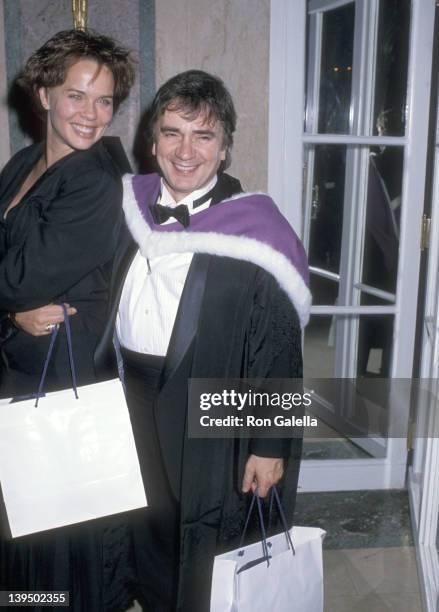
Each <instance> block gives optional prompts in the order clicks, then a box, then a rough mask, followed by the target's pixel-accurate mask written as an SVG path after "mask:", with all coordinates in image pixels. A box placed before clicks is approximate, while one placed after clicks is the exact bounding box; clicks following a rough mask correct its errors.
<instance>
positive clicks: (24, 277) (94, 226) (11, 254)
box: [0, 165, 122, 312]
mask: <svg viewBox="0 0 439 612" xmlns="http://www.w3.org/2000/svg"><path fill="white" fill-rule="evenodd" d="M81 169H82V172H81V171H80V170H81ZM77 170H78V172H77V173H75V174H74V175H73V176H72V177H69V178H64V179H62V180H61V181H60V184H59V190H58V193H57V195H56V197H55V198H54V199H53V201H51V202H50V204H49V205H48V206H47V207H43V208H42V211H41V215H40V216H39V217H38V218H37V219H36V220H35V221H34V222H33V223H32V225H31V226H30V227H29V228H28V231H27V232H26V235H25V237H24V239H23V241H21V242H19V243H17V244H15V245H13V246H11V247H10V248H9V249H8V251H7V253H6V255H5V256H4V257H3V259H2V260H1V261H0V310H6V311H14V312H18V311H22V310H27V309H31V308H36V307H39V306H43V305H45V304H47V303H48V302H50V301H51V300H54V299H56V298H57V297H58V296H61V295H63V294H64V293H65V292H66V291H67V290H68V289H69V288H70V287H72V286H73V285H75V284H76V283H77V282H78V281H79V280H81V278H83V277H84V276H85V275H87V274H88V273H89V272H91V271H92V270H93V269H95V268H97V267H98V266H100V265H103V264H105V263H106V262H107V261H109V260H110V259H111V257H112V256H113V253H114V250H115V247H116V240H117V234H118V231H119V227H120V223H121V206H120V203H121V198H122V186H121V183H120V180H119V179H118V178H116V177H115V176H113V175H112V174H110V173H108V172H106V171H105V170H104V169H103V168H101V167H96V166H95V167H93V168H91V169H86V170H85V171H84V165H82V166H79V167H78V168H77ZM26 205H27V204H26Z"/></svg>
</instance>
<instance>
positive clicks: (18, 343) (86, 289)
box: [0, 30, 134, 611]
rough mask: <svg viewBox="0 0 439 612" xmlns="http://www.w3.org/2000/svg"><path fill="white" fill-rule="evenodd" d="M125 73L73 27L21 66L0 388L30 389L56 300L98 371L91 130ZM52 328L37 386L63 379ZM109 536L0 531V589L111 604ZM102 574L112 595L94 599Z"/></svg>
mask: <svg viewBox="0 0 439 612" xmlns="http://www.w3.org/2000/svg"><path fill="white" fill-rule="evenodd" d="M133 81H134V67H133V61H132V59H131V57H130V53H129V52H128V51H127V50H126V49H124V48H123V47H120V46H118V45H117V44H116V43H115V42H114V41H113V40H111V39H110V38H107V37H105V36H101V35H99V34H97V33H93V32H83V31H79V30H71V31H63V32H59V33H58V34H56V35H55V36H54V37H53V38H51V39H50V40H49V41H47V42H46V43H45V44H44V45H43V46H42V47H41V48H40V49H38V50H37V51H36V52H35V53H34V54H33V55H32V56H31V57H30V59H29V60H28V62H27V64H26V66H25V68H24V71H23V73H22V75H21V76H20V79H19V84H20V85H21V86H23V87H24V88H25V90H27V91H28V92H29V93H30V94H31V95H32V97H33V100H34V102H35V103H36V104H37V106H38V109H39V111H40V113H42V114H43V115H44V117H45V120H46V139H45V141H44V142H43V143H40V144H35V145H32V146H30V147H27V148H25V149H23V150H22V151H20V152H19V153H17V154H16V155H15V156H14V157H13V158H12V159H11V160H10V162H9V163H8V164H7V165H6V167H5V168H4V170H3V172H2V174H1V176H0V311H1V313H2V326H1V335H0V345H1V350H2V363H3V365H2V371H1V387H0V394H1V396H3V397H9V396H14V395H23V394H27V393H32V392H35V391H36V388H37V385H38V381H39V378H40V375H41V369H42V366H43V363H44V359H45V355H46V352H47V348H48V344H49V340H50V333H51V330H52V329H53V327H54V325H55V324H57V323H60V322H62V309H61V307H60V306H59V305H56V304H55V302H58V303H60V302H64V303H67V304H68V305H69V314H75V316H74V317H72V318H71V326H72V335H73V348H74V354H75V362H76V368H77V376H78V383H79V384H87V383H89V382H93V381H95V380H96V377H97V376H98V377H99V375H100V373H96V372H95V370H94V365H93V353H94V349H95V346H96V343H97V340H98V338H99V336H100V334H101V331H102V328H103V324H104V322H105V315H106V307H107V293H108V283H109V273H110V269H111V265H112V258H113V254H114V251H115V247H116V243H117V239H118V232H119V229H120V226H121V221H122V216H121V214H122V213H121V205H120V204H121V194H122V187H121V180H120V172H119V170H118V168H117V166H116V164H115V163H114V162H113V160H112V158H111V156H110V154H109V153H108V151H107V150H106V148H105V146H104V144H103V143H102V141H101V138H102V136H103V134H104V132H105V130H106V128H107V127H108V125H109V124H110V122H111V120H112V117H113V114H114V111H116V110H117V108H118V106H119V105H120V104H121V102H122V101H123V100H124V99H125V98H126V97H127V96H128V93H129V90H130V87H131V86H132V84H133ZM62 331H63V333H60V335H61V337H60V338H58V340H57V343H56V347H55V351H54V355H53V357H52V362H51V364H50V366H49V370H48V375H47V379H46V380H47V384H46V386H45V390H51V389H58V388H63V387H67V386H69V385H70V368H69V363H68V357H67V349H66V342H65V337H63V336H64V330H62ZM113 530H114V529H113ZM110 536H111V534H110V530H109V529H106V530H103V529H102V528H101V527H99V524H98V523H95V524H87V523H86V524H83V525H82V526H81V525H80V526H74V527H72V528H65V529H59V530H54V531H52V532H48V533H46V534H40V535H36V536H30V537H25V538H21V539H20V540H17V541H14V542H3V544H2V546H1V547H0V578H1V580H0V589H3V590H12V589H15V590H20V589H23V590H26V589H29V590H64V591H65V590H70V601H71V609H72V610H78V611H79V610H104V609H114V610H122V609H124V607H125V606H126V604H127V603H128V600H127V599H126V598H127V597H128V596H127V595H126V594H122V593H120V597H119V591H118V590H117V589H118V583H117V578H118V575H117V573H114V572H115V559H114V558H113V556H114V555H113V556H112V555H111V554H110V553H109V552H108V550H109V547H111V546H114V538H113V539H112V537H110ZM118 561H120V559H119V557H118ZM104 566H105V567H104ZM122 569H124V568H122ZM105 572H106V573H105ZM110 574H111V575H110ZM106 579H107V581H108V582H109V583H110V582H111V583H112V586H113V587H114V589H115V595H114V605H109V604H108V605H106V604H105V603H104V599H105V597H106V595H105V594H104V590H105V580H106ZM123 581H125V578H123ZM107 595H108V597H110V598H113V593H111V592H110V593H109V594H107ZM108 597H107V598H108ZM124 597H125V601H123V599H124ZM118 598H120V601H118Z"/></svg>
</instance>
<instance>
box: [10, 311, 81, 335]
mask: <svg viewBox="0 0 439 612" xmlns="http://www.w3.org/2000/svg"><path fill="white" fill-rule="evenodd" d="M65 306H66V308H67V313H68V314H69V315H74V314H76V313H77V312H78V311H77V310H76V308H73V307H72V306H70V305H69V304H65ZM63 322H64V311H63V309H62V306H58V305H57V304H48V305H47V306H41V307H40V308H35V309H34V310H26V311H25V312H17V313H16V314H15V324H16V325H17V327H19V328H20V329H22V330H24V331H25V332H26V333H28V334H31V335H32V336H47V335H48V334H50V333H51V332H52V329H53V328H51V327H49V325H56V324H57V323H63Z"/></svg>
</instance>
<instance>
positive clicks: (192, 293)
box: [161, 255, 210, 388]
mask: <svg viewBox="0 0 439 612" xmlns="http://www.w3.org/2000/svg"><path fill="white" fill-rule="evenodd" d="M209 261H210V255H194V257H193V259H192V262H191V265H190V267H189V271H188V275H187V277H186V282H185V284H184V289H183V293H182V296H181V299H180V304H179V306H178V310H177V316H176V318H175V323H174V327H173V329H172V334H171V339H170V342H169V347H168V352H167V354H166V360H165V367H164V369H163V373H162V382H161V387H162V388H163V387H164V385H165V384H166V383H167V381H168V380H169V379H170V378H172V376H173V374H174V373H175V371H176V370H177V368H178V366H179V365H180V364H181V362H182V360H183V357H184V355H185V354H186V351H187V350H188V349H189V347H190V345H191V342H192V340H193V338H194V337H195V334H196V331H197V326H198V318H199V314H200V310H201V304H202V301H203V296H204V289H205V285H206V278H207V269H208V267H209Z"/></svg>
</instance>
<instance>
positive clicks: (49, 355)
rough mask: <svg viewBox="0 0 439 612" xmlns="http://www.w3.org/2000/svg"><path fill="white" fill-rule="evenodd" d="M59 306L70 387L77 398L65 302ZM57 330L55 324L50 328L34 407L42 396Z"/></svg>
mask: <svg viewBox="0 0 439 612" xmlns="http://www.w3.org/2000/svg"><path fill="white" fill-rule="evenodd" d="M60 306H61V308H62V309H63V312H64V325H65V328H66V338H67V349H68V353H69V363H70V373H71V375H72V387H73V392H74V394H75V398H76V399H78V389H77V382H76V368H75V361H74V359H73V349H72V332H71V329H70V320H69V315H68V314H67V308H66V306H65V304H60ZM58 331H59V326H55V327H54V328H53V330H52V337H51V338H50V344H49V349H48V351H47V355H46V359H45V361H44V366H43V372H42V374H41V378H40V383H39V385H38V391H37V394H36V399H35V408H37V407H38V400H39V399H40V397H43V396H44V393H43V386H44V382H45V380H46V374H47V368H48V367H49V363H50V359H51V357H52V353H53V348H54V346H55V341H56V338H57V336H58Z"/></svg>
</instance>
